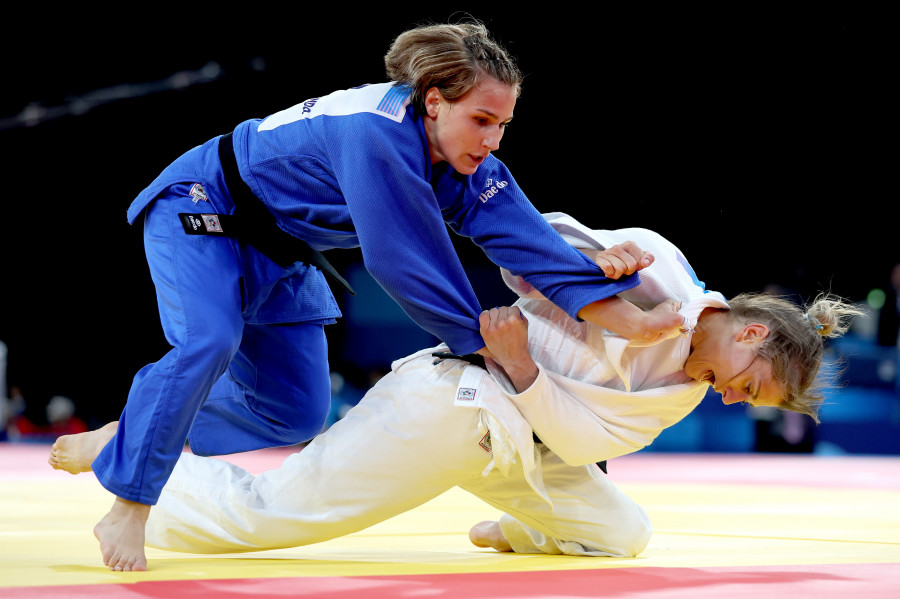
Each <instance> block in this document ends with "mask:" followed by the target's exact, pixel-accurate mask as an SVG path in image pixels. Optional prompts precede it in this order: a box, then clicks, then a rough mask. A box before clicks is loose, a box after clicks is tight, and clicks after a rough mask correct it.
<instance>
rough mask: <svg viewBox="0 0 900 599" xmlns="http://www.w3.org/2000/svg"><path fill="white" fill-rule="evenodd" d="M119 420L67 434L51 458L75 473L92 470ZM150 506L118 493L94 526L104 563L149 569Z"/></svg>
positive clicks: (126, 569)
mask: <svg viewBox="0 0 900 599" xmlns="http://www.w3.org/2000/svg"><path fill="white" fill-rule="evenodd" d="M118 427H119V423H118V422H110V423H109V424H107V425H105V426H103V427H102V428H98V429H97V430H94V431H90V432H87V433H79V434H77V435H63V436H62V437H60V438H59V439H57V440H56V442H55V443H54V444H53V447H51V448H50V459H49V460H47V461H48V462H49V464H50V465H51V466H53V467H54V468H55V469H57V470H65V471H66V472H69V473H71V474H78V473H80V472H90V471H91V464H92V463H93V461H94V459H96V457H97V455H98V454H99V453H100V451H102V450H103V448H104V447H105V446H106V444H107V443H109V440H110V439H112V438H113V435H115V434H116V430H118ZM149 514H150V506H149V505H144V504H142V503H135V502H134V501H128V500H127V499H122V498H121V497H116V500H115V502H114V503H113V506H112V508H111V509H110V510H109V513H108V514H106V515H105V516H104V517H103V519H102V520H100V522H98V523H97V525H96V526H95V527H94V536H95V537H97V540H98V541H100V553H101V554H102V555H103V563H104V564H105V565H107V566H109V569H110V570H116V571H120V572H137V571H144V570H146V569H147V558H146V557H145V555H144V526H145V525H146V523H147V516H148V515H149Z"/></svg>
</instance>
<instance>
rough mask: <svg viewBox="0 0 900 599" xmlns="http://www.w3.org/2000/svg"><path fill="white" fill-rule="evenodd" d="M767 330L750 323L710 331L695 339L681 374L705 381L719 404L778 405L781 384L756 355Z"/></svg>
mask: <svg viewBox="0 0 900 599" xmlns="http://www.w3.org/2000/svg"><path fill="white" fill-rule="evenodd" d="M767 335H768V329H767V328H766V327H765V325H761V324H750V325H746V326H745V327H743V328H741V329H739V330H737V331H729V332H723V331H716V332H713V331H710V333H709V334H707V335H705V336H703V337H702V338H700V339H698V340H697V343H696V344H695V345H694V348H693V349H692V351H691V355H690V356H688V359H687V361H686V362H685V365H684V370H685V373H686V374H687V375H688V376H690V377H691V378H693V379H696V380H698V381H706V382H708V383H709V384H710V385H712V387H713V389H715V390H716V392H718V393H721V394H722V403H724V404H725V405H731V404H733V403H748V404H750V405H752V406H773V407H777V406H779V405H780V404H781V400H782V394H781V387H780V385H779V384H778V383H777V382H776V381H775V378H774V376H773V375H772V364H771V363H770V362H769V361H768V360H766V359H764V358H760V357H757V351H758V349H759V346H760V345H761V344H762V342H763V340H764V339H765V337H766V336H767Z"/></svg>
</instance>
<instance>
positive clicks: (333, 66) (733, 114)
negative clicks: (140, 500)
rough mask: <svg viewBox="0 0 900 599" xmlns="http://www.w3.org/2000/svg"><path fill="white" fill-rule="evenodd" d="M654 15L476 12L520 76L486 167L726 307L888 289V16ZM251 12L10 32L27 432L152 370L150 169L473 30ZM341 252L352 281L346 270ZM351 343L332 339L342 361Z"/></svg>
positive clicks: (4, 242) (1, 330)
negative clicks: (664, 265)
mask: <svg viewBox="0 0 900 599" xmlns="http://www.w3.org/2000/svg"><path fill="white" fill-rule="evenodd" d="M662 6H665V7H666V8H665V9H664V10H661V9H659V8H658V7H655V6H652V5H645V6H641V7H635V8H633V9H631V10H627V11H626V10H622V9H617V10H574V9H573V10H564V11H562V12H551V11H550V10H549V8H548V7H547V5H536V6H535V7H533V9H528V10H525V9H522V8H518V9H516V10H515V12H510V11H509V10H503V11H500V10H490V9H488V10H481V9H478V10H471V14H472V15H474V16H475V17H477V18H479V19H481V20H483V21H485V22H486V24H487V25H488V27H489V29H490V30H491V32H492V33H493V34H494V35H495V37H497V38H498V39H499V40H500V41H501V42H502V43H504V44H505V45H506V47H507V48H508V49H509V50H510V51H511V53H512V54H514V55H515V56H516V57H517V58H518V61H519V65H520V67H521V68H522V70H523V71H524V73H525V75H526V77H525V83H524V87H523V95H522V97H521V99H520V100H519V103H518V105H517V107H516V117H515V121H514V123H513V124H512V126H511V127H510V128H509V130H508V132H507V135H506V137H505V138H504V140H503V144H502V147H501V149H500V151H499V153H498V157H500V158H501V159H502V160H504V161H505V162H506V163H507V164H508V165H509V166H510V168H511V170H512V172H513V173H514V174H515V175H516V178H517V180H518V182H519V184H520V185H521V186H522V187H523V188H524V189H525V191H526V192H527V193H528V194H529V197H530V198H531V199H532V201H533V203H534V204H535V205H536V206H537V208H538V209H539V210H541V211H555V210H560V211H565V212H569V213H570V214H573V215H574V216H576V217H578V218H579V219H580V220H581V221H583V222H585V223H589V224H591V225H592V226H595V227H597V228H620V227H626V226H642V227H647V228H651V229H655V230H657V231H659V232H660V233H662V234H663V235H665V236H666V237H668V238H669V239H670V240H672V241H673V242H675V243H676V244H677V245H678V246H679V247H680V248H681V249H682V250H683V252H684V253H685V255H686V256H687V257H688V259H689V260H690V261H691V262H692V265H693V266H694V268H695V270H696V271H697V272H698V274H699V276H700V278H701V280H703V281H705V282H706V284H707V287H708V288H711V289H715V290H718V291H721V292H723V293H724V294H725V295H726V296H730V295H734V294H736V293H738V292H741V291H750V290H761V289H763V288H764V287H765V286H767V285H770V284H777V285H780V286H782V287H784V288H786V289H787V290H788V291H789V292H791V293H795V294H796V295H797V296H798V297H799V298H801V299H812V297H813V296H814V295H815V294H816V293H817V292H818V291H820V290H822V289H830V290H831V291H833V292H835V293H837V294H840V295H843V296H845V297H847V298H849V299H852V300H854V301H858V300H862V299H864V298H865V297H866V295H867V294H868V292H869V291H870V290H871V289H872V288H875V287H880V288H885V287H886V285H887V277H888V273H889V271H890V268H891V267H892V266H893V265H894V264H895V263H897V262H900V252H898V245H897V235H896V232H895V229H896V224H895V223H896V216H895V213H896V205H897V194H896V185H895V184H894V181H889V180H888V174H889V172H890V171H889V170H888V167H889V166H891V167H892V168H891V171H893V170H894V167H895V165H896V161H895V160H894V158H895V156H893V155H891V154H889V153H888V150H889V149H893V150H894V151H895V148H896V135H895V133H896V132H895V131H894V130H893V122H892V121H893V118H894V113H895V109H896V106H897V103H896V97H895V96H894V95H893V92H892V91H891V88H892V86H891V85H890V84H891V82H892V80H895V79H896V61H895V60H894V59H893V58H892V52H893V51H895V50H896V43H895V40H894V39H891V38H889V37H888V34H887V32H886V26H885V23H886V21H885V18H884V16H883V15H877V14H856V13H851V12H849V11H847V10H846V9H843V8H841V9H831V10H828V9H825V8H822V7H819V6H816V5H810V8H809V9H808V10H804V11H802V13H801V11H799V10H798V11H797V13H800V14H788V13H787V12H784V11H781V10H777V9H770V10H765V11H758V9H756V8H753V6H755V5H750V4H748V5H746V6H744V7H743V8H741V7H736V6H735V5H733V4H729V7H730V8H728V9H727V10H720V9H713V10H709V9H707V10H703V11H700V10H698V9H693V10H689V9H688V8H687V5H679V4H673V3H667V4H665V5H662ZM251 8H253V9H254V12H252V13H250V12H247V8H246V7H245V9H244V10H242V11H240V12H238V11H235V12H234V14H222V13H206V14H204V13H200V12H198V13H196V14H189V13H186V12H184V11H183V10H180V11H179V12H178V13H177V14H173V15H158V14H157V15H154V16H147V15H142V14H140V12H139V10H140V9H136V12H134V13H133V16H131V17H128V18H124V17H121V16H117V15H110V14H97V15H91V14H86V13H84V12H74V11H73V12H72V13H71V14H60V13H58V12H54V14H53V20H54V22H56V23H57V24H56V25H52V24H48V23H47V22H46V21H42V22H41V23H40V26H37V25H36V24H35V20H36V19H37V18H38V17H39V15H38V16H35V15H29V16H28V17H22V18H10V21H9V24H10V26H11V27H12V28H13V29H15V28H21V29H23V30H27V31H29V32H30V34H29V36H28V38H27V39H28V41H27V42H22V43H17V44H16V45H15V46H9V47H7V48H5V50H4V62H5V67H4V68H5V70H6V73H5V75H4V77H5V79H4V81H3V85H2V87H3V93H2V97H0V124H2V126H0V151H2V157H3V162H2V164H3V173H4V177H3V198H2V203H0V340H3V341H4V342H5V343H6V344H7V345H8V347H9V352H10V355H9V379H10V380H9V382H10V384H12V385H17V386H20V387H21V388H22V389H23V391H24V393H25V395H26V398H27V399H28V401H29V409H30V410H32V414H33V416H34V417H35V418H37V419H40V417H41V415H42V413H43V412H42V411H43V404H44V403H46V400H47V399H49V397H50V396H51V395H55V394H63V395H67V396H69V397H71V398H73V399H75V401H76V403H77V405H78V409H79V412H80V414H81V415H82V417H83V418H85V419H86V420H89V421H90V422H92V423H97V422H100V423H102V422H106V421H108V420H111V419H115V418H117V417H118V414H119V412H120V410H121V408H122V406H123V405H124V401H125V396H126V394H127V391H128V387H129V385H130V381H131V378H132V377H133V376H134V374H135V372H136V371H137V370H138V369H139V368H140V367H142V366H143V365H144V364H146V363H148V362H151V361H154V360H156V359H157V358H159V357H160V356H161V355H162V353H163V352H164V351H166V344H165V341H164V340H163V338H162V333H161V329H160V327H159V321H158V316H157V312H156V306H155V298H154V291H153V286H152V283H151V282H150V278H149V273H148V271H147V267H146V263H145V261H144V257H143V250H142V243H141V234H140V231H139V229H138V228H136V227H130V226H128V225H127V223H126V222H125V210H126V208H127V207H128V205H129V203H130V202H131V200H132V198H133V197H134V196H135V195H137V193H138V192H139V191H140V190H141V189H142V188H143V187H144V186H146V185H147V184H148V183H149V182H150V181H151V180H152V179H153V178H154V177H155V176H156V174H157V173H158V172H159V171H160V170H161V169H162V168H164V167H165V166H166V165H167V164H168V163H169V162H170V161H171V160H172V159H174V158H175V157H177V156H178V155H179V154H181V153H182V152H184V151H185V150H187V149H189V148H191V147H193V146H195V145H198V144H200V143H202V142H204V141H206V140H207V139H209V138H211V137H213V136H215V135H218V134H221V133H225V132H227V131H229V130H230V129H232V128H233V127H234V126H235V125H236V124H237V123H238V122H240V121H242V120H245V119H247V118H252V117H262V116H266V115H268V114H270V113H272V112H275V111H277V110H281V109H283V108H286V107H288V106H290V105H293V104H296V103H298V102H301V101H303V100H305V99H307V98H310V97H315V96H319V95H323V94H326V93H329V92H331V91H333V90H334V89H338V88H346V87H351V86H355V85H359V84H361V83H375V82H380V81H383V80H384V79H385V77H384V71H383V55H384V53H385V52H386V51H387V49H388V47H389V45H390V43H391V41H392V39H393V37H395V36H396V35H397V34H399V33H400V32H402V31H403V30H405V29H407V28H409V27H411V26H414V25H416V24H419V23H421V22H423V21H425V20H434V21H439V22H444V21H447V20H448V19H454V20H456V19H459V18H461V17H463V16H464V13H462V12H454V11H450V10H444V11H437V12H426V11H425V10H422V11H416V10H406V11H395V12H394V13H393V14H385V13H383V12H376V11H360V10H356V11H354V10H349V9H347V8H342V7H338V8H336V9H335V10H334V11H333V12H329V11H326V10H324V9H321V8H319V9H315V10H312V9H308V8H304V7H297V8H293V9H291V12H288V13H285V12H284V9H279V8H276V7H275V6H268V5H267V4H266V3H255V4H254V5H253V7H251ZM110 20H111V21H110ZM889 50H890V52H889ZM211 63H213V66H212V67H207V68H210V70H209V72H210V73H211V74H212V75H213V76H212V77H211V79H210V80H209V81H207V82H205V83H204V82H193V83H191V77H192V76H191V75H190V73H196V72H197V71H201V70H202V69H204V67H205V66H207V65H210V64H211ZM215 65H217V67H216V66H215ZM181 72H184V73H188V74H187V75H181V76H179V77H177V78H176V79H177V80H179V81H180V82H181V83H180V87H177V86H176V87H177V88H174V89H173V88H172V86H171V85H170V84H169V83H167V82H169V81H171V80H170V78H171V77H172V76H173V75H175V74H176V73H181ZM29 106H30V108H29ZM889 107H890V112H889V110H888V108H889ZM27 113H30V114H32V115H33V118H31V120H29V119H27V118H25V115H26V114H27ZM41 114H42V116H41ZM889 115H890V116H891V120H889ZM458 245H459V249H460V253H461V255H462V257H463V259H464V261H465V263H466V265H467V267H469V268H472V269H473V272H482V271H484V272H490V273H491V276H490V277H489V278H487V279H485V280H483V281H482V280H480V279H476V280H474V281H473V284H474V285H475V287H476V290H477V291H478V292H479V294H480V295H482V294H484V295H483V298H484V297H487V298H488V299H485V300H484V301H485V303H487V302H488V301H496V299H497V297H498V293H502V292H498V291H497V282H496V278H495V276H494V274H493V273H494V271H493V269H491V268H488V267H486V261H485V259H484V257H483V255H482V254H481V253H480V250H478V249H477V248H475V247H474V246H472V245H471V244H470V243H468V242H467V241H465V240H463V243H461V244H458ZM329 257H330V258H332V259H333V260H334V261H335V263H336V264H337V265H338V266H339V267H342V268H349V267H350V266H351V265H352V264H354V263H355V261H356V260H357V259H358V257H359V254H358V252H353V251H349V252H333V253H330V254H329ZM342 301H343V302H346V298H342ZM351 301H352V302H355V303H357V304H356V305H357V306H362V305H365V304H364V303H365V302H367V297H366V296H365V295H364V294H360V295H358V296H357V297H355V298H354V299H352V300H351ZM344 307H345V311H348V310H347V307H346V305H345V306H344ZM351 311H352V310H351ZM346 328H347V324H346V323H344V324H342V325H338V326H336V327H333V331H330V333H331V334H330V338H331V343H332V350H333V352H335V353H336V356H337V355H340V356H342V357H341V358H338V357H336V358H335V360H336V362H337V361H339V360H341V359H343V356H345V352H343V351H342V343H343V340H344V334H345V331H346ZM394 357H397V356H396V355H393V356H385V361H389V359H391V358H394Z"/></svg>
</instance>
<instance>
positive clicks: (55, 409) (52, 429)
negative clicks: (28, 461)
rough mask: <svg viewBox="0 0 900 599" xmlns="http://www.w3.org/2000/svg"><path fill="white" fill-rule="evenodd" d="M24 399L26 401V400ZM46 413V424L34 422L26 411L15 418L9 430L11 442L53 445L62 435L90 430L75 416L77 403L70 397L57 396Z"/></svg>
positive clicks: (53, 398) (49, 404)
mask: <svg viewBox="0 0 900 599" xmlns="http://www.w3.org/2000/svg"><path fill="white" fill-rule="evenodd" d="M22 399H23V401H24V398H22ZM25 403H27V402H25ZM45 411H46V419H47V423H46V424H43V423H37V422H34V421H33V420H32V419H30V418H28V417H27V416H26V414H25V413H24V411H23V413H21V414H19V415H17V416H15V417H14V418H13V419H12V424H11V426H10V427H9V428H8V431H9V438H10V440H12V441H26V442H34V443H45V442H50V443H52V442H53V441H55V440H56V439H57V437H59V436H60V435H71V434H74V433H83V432H85V431H87V430H88V426H87V423H86V422H84V420H82V419H81V418H79V417H78V416H76V415H75V402H73V401H72V400H71V399H69V398H68V397H65V396H63V395H55V396H54V397H52V398H51V399H50V401H49V402H48V403H47V407H46V410H45Z"/></svg>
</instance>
